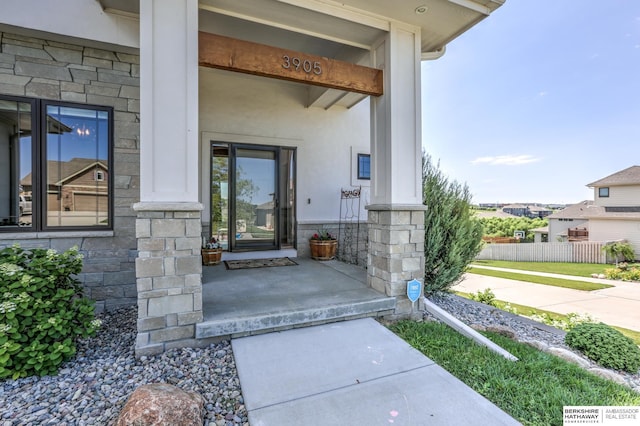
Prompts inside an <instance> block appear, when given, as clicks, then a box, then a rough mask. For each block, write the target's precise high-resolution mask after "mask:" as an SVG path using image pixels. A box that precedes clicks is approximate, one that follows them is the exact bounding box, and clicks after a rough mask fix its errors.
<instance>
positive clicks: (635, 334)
mask: <svg viewBox="0 0 640 426" xmlns="http://www.w3.org/2000/svg"><path fill="white" fill-rule="evenodd" d="M455 294H457V295H458V296H462V297H464V298H466V299H471V295H470V294H469V293H464V292H461V291H456V292H455ZM494 302H495V303H496V305H497V308H498V309H502V308H504V307H505V306H506V305H507V304H508V305H509V306H511V308H515V309H517V310H518V315H522V316H524V317H530V316H531V315H534V314H539V315H541V314H547V315H549V318H551V319H554V320H557V321H562V320H565V319H566V318H567V316H566V315H563V314H559V313H557V312H551V311H545V310H544V309H537V308H533V307H531V306H525V305H519V304H517V303H511V302H505V301H504V300H497V299H495V300H494ZM611 327H613V328H615V329H616V330H618V331H619V332H620V333H622V334H624V335H625V336H627V337H628V338H630V339H631V340H633V341H634V342H635V343H636V345H639V346H640V331H635V330H629V329H628V328H622V327H617V326H615V325H612V326H611Z"/></svg>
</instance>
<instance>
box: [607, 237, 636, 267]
mask: <svg viewBox="0 0 640 426" xmlns="http://www.w3.org/2000/svg"><path fill="white" fill-rule="evenodd" d="M602 251H603V252H605V253H606V255H607V257H608V258H609V259H613V260H614V261H615V264H616V267H618V262H619V261H620V259H622V260H624V261H626V262H631V261H633V260H634V259H635V256H636V254H635V252H634V251H633V246H632V245H631V244H629V243H628V242H626V241H614V242H611V243H607V244H605V245H604V246H602Z"/></svg>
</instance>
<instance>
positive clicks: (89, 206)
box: [73, 194, 109, 212]
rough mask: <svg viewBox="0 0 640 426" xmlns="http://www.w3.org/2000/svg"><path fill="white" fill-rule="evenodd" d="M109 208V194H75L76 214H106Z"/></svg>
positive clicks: (74, 207)
mask: <svg viewBox="0 0 640 426" xmlns="http://www.w3.org/2000/svg"><path fill="white" fill-rule="evenodd" d="M96 208H97V210H96ZM108 208H109V199H108V197H107V194H104V195H100V194H73V210H74V211H76V212H95V211H99V212H106V211H107V210H108Z"/></svg>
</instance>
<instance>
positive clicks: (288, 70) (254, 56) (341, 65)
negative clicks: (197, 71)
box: [198, 32, 383, 96]
mask: <svg viewBox="0 0 640 426" xmlns="http://www.w3.org/2000/svg"><path fill="white" fill-rule="evenodd" d="M198 62H199V64H200V65H201V66H203V67H210V68H218V69H223V70H227V71H235V72H241V73H245V74H252V75H259V76H263V77H270V78H276V79H280V80H288V81H296V82H300V83H306V84H310V85H314V86H321V87H328V88H331V89H338V90H345V91H348V92H356V93H362V94H365V95H373V96H380V95H382V94H383V78H382V70H379V69H376V68H370V67H365V66H362V65H356V64H352V63H349V62H343V61H338V60H336V59H330V58H325V57H323V56H316V55H309V54H306V53H302V52H296V51H293V50H288V49H281V48H278V47H272V46H267V45H264V44H258V43H252V42H248V41H244V40H238V39H234V38H229V37H224V36H220V35H215V34H209V33H205V32H200V33H199V61H198Z"/></svg>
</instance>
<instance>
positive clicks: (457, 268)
mask: <svg viewBox="0 0 640 426" xmlns="http://www.w3.org/2000/svg"><path fill="white" fill-rule="evenodd" d="M439 167H440V164H439V163H438V164H437V165H433V163H432V161H431V156H429V155H428V154H426V153H423V155H422V201H423V204H425V205H426V206H427V211H426V213H425V238H424V254H425V258H424V270H425V276H424V282H425V287H424V288H425V294H432V293H435V292H438V291H443V290H446V289H448V288H449V287H451V286H452V285H453V284H454V283H456V282H457V281H458V280H459V279H460V277H461V276H462V274H463V273H464V271H465V270H466V268H467V266H468V265H469V263H470V262H471V261H472V260H473V259H474V258H475V257H476V255H477V254H478V253H479V252H480V249H481V248H482V225H481V223H480V222H479V221H478V220H477V219H475V218H474V217H473V211H472V210H471V193H470V192H469V188H468V186H467V185H466V184H464V185H461V184H459V183H458V182H456V181H455V180H454V181H449V179H448V178H447V177H446V176H445V175H444V174H443V173H442V172H441V171H440V169H439Z"/></svg>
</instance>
